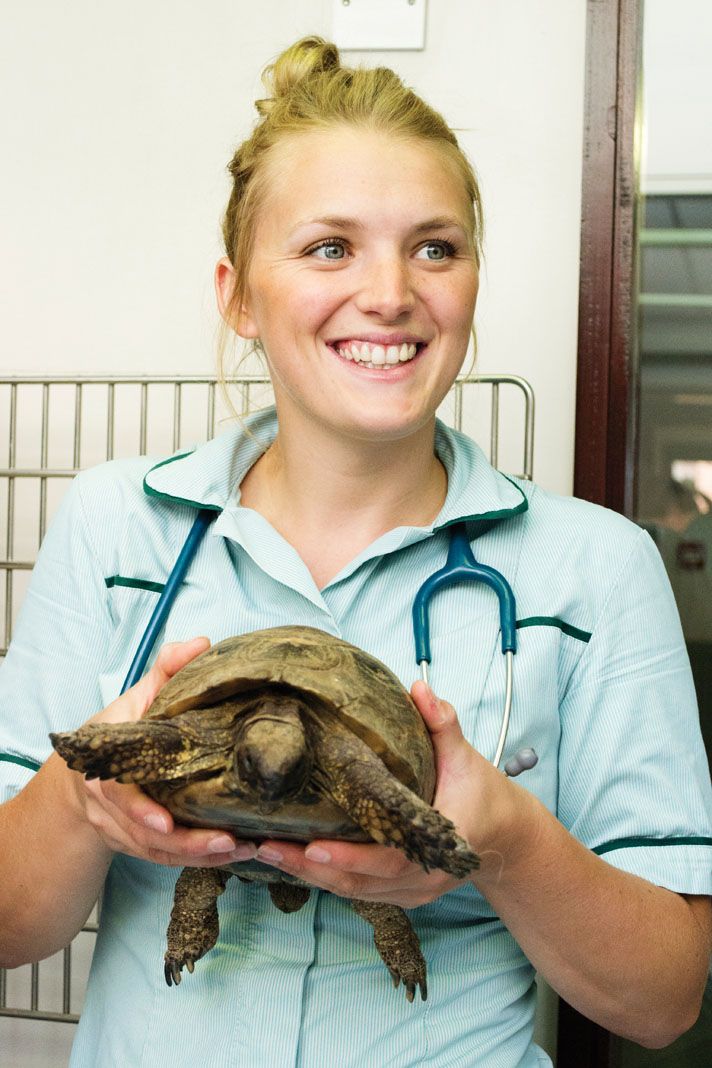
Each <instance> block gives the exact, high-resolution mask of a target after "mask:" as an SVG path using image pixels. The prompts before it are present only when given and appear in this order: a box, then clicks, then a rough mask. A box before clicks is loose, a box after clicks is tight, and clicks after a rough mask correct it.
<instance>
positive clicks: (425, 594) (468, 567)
mask: <svg viewBox="0 0 712 1068" xmlns="http://www.w3.org/2000/svg"><path fill="white" fill-rule="evenodd" d="M456 582H484V583H485V584H486V585H487V586H489V587H490V588H491V589H493V590H494V592H495V593H496V594H497V600H498V601H499V625H500V629H501V632H502V652H503V653H507V652H512V653H516V651H517V610H516V603H515V600H514V591H513V590H512V587H511V586H510V585H509V583H508V582H507V580H506V579H505V577H504V575H502V574H501V573H500V572H499V571H496V570H495V569H494V568H493V567H487V565H486V564H480V563H478V562H477V560H475V557H474V555H473V553H472V549H471V548H470V542H469V540H468V537H467V530H466V527H465V524H464V523H455V524H453V526H452V528H451V533H450V547H449V549H448V554H447V560H446V561H445V566H444V567H442V568H440V570H439V571H436V572H435V573H434V574H432V575H431V576H430V578H427V579H426V580H425V582H424V583H423V585H422V586H421V587H420V589H419V590H418V592H417V594H416V595H415V600H414V601H413V638H414V641H415V660H416V663H418V664H420V663H422V661H424V660H425V661H427V663H430V662H431V660H432V656H431V653H430V615H429V605H430V600H431V598H432V597H433V596H434V595H435V594H436V593H437V592H438V591H439V590H441V589H444V587H445V586H452V585H454V584H455V583H456Z"/></svg>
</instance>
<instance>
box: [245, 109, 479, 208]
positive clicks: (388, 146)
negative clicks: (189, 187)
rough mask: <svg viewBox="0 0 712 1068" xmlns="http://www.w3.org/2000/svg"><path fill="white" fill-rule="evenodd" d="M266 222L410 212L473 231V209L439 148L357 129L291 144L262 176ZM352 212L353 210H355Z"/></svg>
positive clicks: (298, 137)
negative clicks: (444, 219) (453, 220)
mask: <svg viewBox="0 0 712 1068" xmlns="http://www.w3.org/2000/svg"><path fill="white" fill-rule="evenodd" d="M261 179H262V182H263V183H264V184H263V195H262V197H261V201H262V205H261V206H262V212H260V214H262V213H263V212H264V211H266V210H268V211H269V212H270V214H273V213H274V212H276V213H277V214H278V215H280V216H281V217H282V218H284V219H286V218H287V217H289V216H291V217H299V219H301V217H304V220H305V221H306V220H308V219H309V218H310V217H312V216H313V214H314V212H315V211H316V212H317V214H318V216H320V217H321V216H324V217H328V216H333V215H344V216H345V217H349V216H350V215H351V214H352V212H353V210H356V211H358V210H359V209H361V208H369V209H371V208H378V207H380V208H381V209H382V210H384V211H388V210H391V211H392V210H395V209H396V208H400V209H403V208H406V207H407V208H409V209H411V210H412V212H414V213H415V214H417V213H418V211H419V210H420V209H422V212H423V214H424V216H427V215H430V214H433V213H435V214H436V215H443V216H451V217H456V218H458V219H459V220H460V221H461V224H462V225H464V226H466V227H468V228H469V227H470V226H471V222H472V204H471V201H470V198H469V196H468V192H467V189H466V187H465V183H464V181H463V177H462V173H461V171H460V169H459V168H458V166H457V164H456V162H455V160H454V159H453V156H452V154H451V153H450V152H448V151H447V149H445V148H442V147H440V146H439V145H437V144H436V143H433V142H429V141H425V140H421V139H413V138H405V137H403V136H398V135H394V134H391V133H386V132H383V131H380V130H372V129H368V128H363V127H356V126H334V127H326V128H321V129H310V130H306V131H304V132H300V133H296V134H290V135H289V136H284V137H283V138H282V139H281V140H280V141H279V142H277V144H276V145H274V146H273V148H272V149H271V151H270V155H269V157H268V159H267V161H266V164H265V169H264V171H263V173H262V175H261ZM351 206H352V207H351Z"/></svg>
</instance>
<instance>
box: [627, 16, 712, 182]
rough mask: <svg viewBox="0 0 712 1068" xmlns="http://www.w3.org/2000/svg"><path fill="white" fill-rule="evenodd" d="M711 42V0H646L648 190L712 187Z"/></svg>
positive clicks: (644, 171) (645, 154)
mask: <svg viewBox="0 0 712 1068" xmlns="http://www.w3.org/2000/svg"><path fill="white" fill-rule="evenodd" d="M710 42H712V5H711V4H710V3H709V0H676V3H675V4H674V5H671V4H670V3H669V0H645V24H644V38H643V102H644V128H645V137H644V143H643V159H642V186H643V190H644V191H645V192H648V193H668V192H669V193H712V137H710V130H712V75H711V74H710Z"/></svg>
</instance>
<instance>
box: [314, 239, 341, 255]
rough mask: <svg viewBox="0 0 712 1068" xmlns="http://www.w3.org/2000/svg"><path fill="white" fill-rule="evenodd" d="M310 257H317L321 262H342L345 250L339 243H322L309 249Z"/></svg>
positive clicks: (330, 241) (329, 241)
mask: <svg viewBox="0 0 712 1068" xmlns="http://www.w3.org/2000/svg"><path fill="white" fill-rule="evenodd" d="M309 255H310V256H317V255H318V257H319V259H321V260H342V259H343V258H344V256H345V255H346V249H345V248H344V246H343V244H342V243H341V242H340V241H332V240H328V241H322V243H321V244H320V245H317V246H316V247H315V248H313V249H311V250H310V252H309Z"/></svg>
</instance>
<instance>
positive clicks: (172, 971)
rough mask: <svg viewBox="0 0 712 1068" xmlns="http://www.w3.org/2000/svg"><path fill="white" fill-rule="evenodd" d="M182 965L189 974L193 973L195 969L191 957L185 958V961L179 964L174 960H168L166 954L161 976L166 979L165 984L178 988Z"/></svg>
mask: <svg viewBox="0 0 712 1068" xmlns="http://www.w3.org/2000/svg"><path fill="white" fill-rule="evenodd" d="M183 965H185V967H186V968H187V969H188V971H189V972H190V973H191V974H192V973H193V971H194V969H195V961H194V960H193V958H192V957H186V958H185V960H184V961H183V962H182V963H181V962H180V961H178V960H176V959H175V958H173V959H169V958H168V955H167V954H166V963H165V964H164V966H163V974H164V975H165V977H166V983H167V984H168V986H174V985H175V986H178V984H179V983H180V981H181V971H182V969H183Z"/></svg>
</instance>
